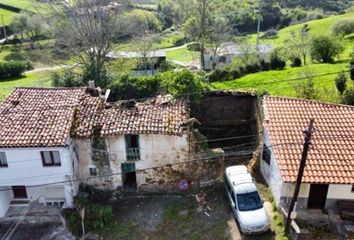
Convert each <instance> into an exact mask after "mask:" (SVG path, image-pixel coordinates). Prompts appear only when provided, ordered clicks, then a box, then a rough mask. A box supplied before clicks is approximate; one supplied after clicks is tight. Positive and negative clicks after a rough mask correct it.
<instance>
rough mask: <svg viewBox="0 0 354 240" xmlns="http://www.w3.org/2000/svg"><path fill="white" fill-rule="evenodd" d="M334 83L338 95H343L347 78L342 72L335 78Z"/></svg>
mask: <svg viewBox="0 0 354 240" xmlns="http://www.w3.org/2000/svg"><path fill="white" fill-rule="evenodd" d="M335 83H336V88H337V90H338V92H339V93H340V95H343V93H344V91H345V90H346V88H347V76H346V75H345V73H344V72H343V71H342V72H341V73H339V74H338V75H337V76H336V79H335Z"/></svg>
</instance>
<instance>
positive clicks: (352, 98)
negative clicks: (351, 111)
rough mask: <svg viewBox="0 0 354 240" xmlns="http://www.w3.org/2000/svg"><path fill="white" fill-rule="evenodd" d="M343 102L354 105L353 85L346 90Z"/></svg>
mask: <svg viewBox="0 0 354 240" xmlns="http://www.w3.org/2000/svg"><path fill="white" fill-rule="evenodd" d="M342 103H344V104H348V105H352V106H354V88H353V87H351V88H349V89H347V90H345V91H344V94H343V98H342Z"/></svg>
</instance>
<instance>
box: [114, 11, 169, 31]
mask: <svg viewBox="0 0 354 240" xmlns="http://www.w3.org/2000/svg"><path fill="white" fill-rule="evenodd" d="M121 25H122V26H124V27H128V28H129V29H130V30H131V31H132V32H133V34H134V35H135V34H140V33H141V32H142V31H152V32H160V31H161V30H162V24H161V22H160V20H159V19H158V18H157V17H156V16H155V14H154V13H153V12H150V11H146V10H140V9H135V10H133V11H131V12H128V13H126V14H125V15H124V17H123V19H122V24H121Z"/></svg>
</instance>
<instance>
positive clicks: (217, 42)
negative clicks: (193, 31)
mask: <svg viewBox="0 0 354 240" xmlns="http://www.w3.org/2000/svg"><path fill="white" fill-rule="evenodd" d="M230 32H231V28H230V25H229V22H228V20H227V19H225V18H217V19H215V20H214V21H213V23H212V30H211V32H210V33H209V34H210V35H209V38H208V42H209V43H210V44H211V45H212V46H213V47H212V51H213V63H212V68H213V70H215V68H216V65H217V55H218V51H219V49H220V47H221V46H222V44H223V43H225V42H227V41H229V40H230V39H231V34H230Z"/></svg>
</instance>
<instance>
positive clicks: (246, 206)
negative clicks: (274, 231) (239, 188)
mask: <svg viewBox="0 0 354 240" xmlns="http://www.w3.org/2000/svg"><path fill="white" fill-rule="evenodd" d="M237 206H238V209H239V211H252V210H257V209H260V208H262V207H263V204H262V201H261V198H260V197H259V194H258V192H250V193H243V194H237Z"/></svg>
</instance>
